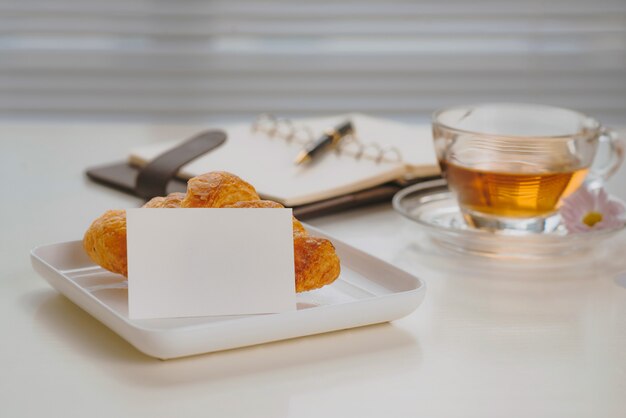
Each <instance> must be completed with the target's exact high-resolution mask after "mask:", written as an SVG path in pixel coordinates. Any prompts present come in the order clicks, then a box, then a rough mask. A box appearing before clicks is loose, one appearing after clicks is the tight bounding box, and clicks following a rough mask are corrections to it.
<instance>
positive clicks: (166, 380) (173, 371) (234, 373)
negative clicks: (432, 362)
mask: <svg viewBox="0 0 626 418" xmlns="http://www.w3.org/2000/svg"><path fill="white" fill-rule="evenodd" d="M23 303H24V304H25V305H27V307H28V308H29V309H33V310H35V311H36V313H35V318H34V319H35V323H36V326H41V327H45V328H46V329H48V331H49V330H52V331H53V332H54V333H55V334H58V335H59V336H60V337H61V339H62V340H65V341H66V342H67V345H68V346H71V348H72V349H74V350H75V351H76V352H77V353H78V354H79V355H80V356H81V357H84V359H85V361H88V362H91V363H93V364H95V365H98V366H101V367H102V368H103V369H104V370H103V372H104V373H107V374H111V375H113V377H115V378H117V379H119V380H122V381H124V382H127V383H128V382H130V383H131V384H135V385H137V386H153V387H169V386H185V385H193V384H202V385H203V386H207V385H209V386H211V385H216V386H217V385H218V386H219V388H220V389H224V388H226V387H228V385H229V384H235V383H236V382H239V383H241V380H253V381H254V380H259V379H260V380H261V381H263V380H264V377H263V376H265V377H267V376H266V375H269V374H275V373H280V374H281V375H283V374H284V375H289V376H291V377H292V379H285V381H284V382H283V383H281V385H282V386H284V390H286V391H287V392H294V390H296V389H298V388H303V387H305V388H308V389H311V387H313V388H316V387H319V388H328V387H329V386H333V385H337V384H341V382H342V381H343V382H346V381H353V380H355V379H357V380H366V379H378V378H380V377H381V376H382V375H385V374H393V373H403V372H407V370H408V369H415V368H416V367H418V366H419V364H420V363H421V353H420V349H419V345H418V343H417V341H416V340H415V339H414V337H413V336H412V335H411V334H409V333H408V332H406V331H404V330H402V329H398V328H396V327H394V326H393V325H391V324H380V325H372V326H368V327H362V328H355V329H350V330H344V331H336V332H332V333H327V334H321V335H315V336H310V337H302V338H297V339H292V340H286V341H279V342H275V343H269V344H263V345H258V346H252V347H247V348H241V349H236V350H229V351H224V352H217V353H212V354H205V355H200V356H193V357H187V358H181V359H175V360H168V361H161V360H157V359H153V358H151V357H148V356H146V355H144V354H142V353H141V352H139V351H137V350H136V349H135V348H134V347H132V346H131V345H130V344H129V343H127V342H126V341H125V340H123V339H122V338H121V337H119V336H118V335H117V334H115V333H114V332H113V331H111V330H110V329H108V328H107V327H105V326H104V325H102V324H101V323H100V322H99V321H97V320H95V319H94V318H93V317H91V316H90V315H89V314H87V313H86V312H84V311H83V310H82V309H80V308H79V307H78V306H76V305H74V304H73V303H72V302H71V301H69V300H68V299H66V298H65V297H64V296H62V295H60V294H58V293H56V292H54V291H46V292H34V293H30V294H28V295H26V296H25V297H24V298H23ZM295 381H297V382H298V383H297V385H296V386H297V387H293V384H294V382H295Z"/></svg>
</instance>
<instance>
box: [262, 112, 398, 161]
mask: <svg viewBox="0 0 626 418" xmlns="http://www.w3.org/2000/svg"><path fill="white" fill-rule="evenodd" d="M251 130H252V132H255V133H257V132H262V133H264V134H266V135H267V136H268V137H269V138H271V139H274V138H280V139H282V140H285V141H286V142H287V143H297V144H301V145H302V147H305V146H307V145H308V144H310V143H311V142H313V141H315V140H316V139H317V137H316V135H315V133H314V132H313V130H312V129H311V128H310V127H308V126H305V125H296V124H294V123H293V121H291V120H290V119H285V118H278V117H276V116H275V115H272V114H269V113H263V114H260V115H259V116H257V118H256V119H255V121H254V122H253V123H252V126H251ZM334 152H335V153H336V154H338V155H341V154H345V155H350V156H352V157H354V158H356V159H357V160H360V159H361V158H367V159H370V160H374V161H376V162H377V163H380V162H382V161H385V162H393V163H401V162H402V154H401V153H400V151H399V150H398V149H397V148H396V147H387V148H383V147H381V146H380V144H377V143H375V142H371V143H367V144H365V143H363V142H361V141H360V140H359V138H358V137H357V136H356V135H355V134H354V133H352V134H349V135H346V136H345V137H344V138H343V139H342V140H341V141H340V142H339V144H338V145H337V146H336V147H335V148H334Z"/></svg>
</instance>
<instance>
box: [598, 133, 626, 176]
mask: <svg viewBox="0 0 626 418" xmlns="http://www.w3.org/2000/svg"><path fill="white" fill-rule="evenodd" d="M598 141H599V144H600V145H602V144H603V143H605V144H606V145H607V146H608V147H609V157H608V158H607V161H606V162H605V163H604V164H602V166H600V167H592V169H591V172H590V177H591V181H590V186H601V185H602V184H603V183H605V182H606V181H607V180H608V179H609V178H611V176H613V174H615V172H616V171H617V170H618V169H619V167H620V166H621V165H622V162H623V161H624V141H623V140H622V139H621V138H620V137H619V135H618V134H617V132H615V131H614V130H613V129H608V128H602V131H601V132H600V136H599V138H598Z"/></svg>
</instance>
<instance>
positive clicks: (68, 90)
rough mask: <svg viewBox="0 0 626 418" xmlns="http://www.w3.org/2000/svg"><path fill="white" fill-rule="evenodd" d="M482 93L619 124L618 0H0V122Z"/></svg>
mask: <svg viewBox="0 0 626 418" xmlns="http://www.w3.org/2000/svg"><path fill="white" fill-rule="evenodd" d="M484 101H524V102H541V103H547V104H554V105H561V106H568V107H572V108H576V109H580V110H582V111H585V112H589V113H591V114H594V115H598V116H599V117H601V118H603V119H605V120H608V121H610V122H619V121H621V122H622V123H623V122H624V121H626V1H623V0H596V1H593V2H589V1H581V0H550V1H548V0H527V1H523V2H520V1H493V0H474V1H471V2H470V1H461V0H452V1H434V0H416V1H401V0H385V1H383V0H359V1H346V0H336V1H330V0H322V1H316V2H305V1H298V0H292V1H288V0H274V1H262V0H259V1H254V0H243V1H194V0H179V1H175V2H174V1H159V0H107V1H96V0H55V1H49V0H28V1H25V0H21V1H15V0H10V1H7V0H0V113H1V114H2V115H4V116H5V117H15V116H20V117H39V116H44V117H73V118H76V117H83V118H93V117H96V118H101V117H106V118H112V119H185V120H192V119H193V120H198V119H207V118H214V117H216V118H220V117H226V118H249V117H251V116H252V115H254V114H257V113H259V112H263V111H268V112H274V113H277V114H280V115H286V116H295V115H318V114H329V113H338V112H347V111H362V112H368V113H372V114H377V115H381V116H392V117H398V118H406V119H416V118H422V119H424V118H427V117H428V115H429V114H430V112H431V111H432V110H433V109H435V108H438V107H442V106H446V105H451V104H459V103H473V102H484Z"/></svg>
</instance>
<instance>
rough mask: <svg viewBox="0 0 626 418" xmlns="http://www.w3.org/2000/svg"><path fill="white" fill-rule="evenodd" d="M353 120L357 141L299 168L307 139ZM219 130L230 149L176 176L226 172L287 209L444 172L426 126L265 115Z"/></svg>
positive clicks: (139, 162) (136, 154) (145, 155)
mask: <svg viewBox="0 0 626 418" xmlns="http://www.w3.org/2000/svg"><path fill="white" fill-rule="evenodd" d="M348 119H349V120H351V121H352V124H353V126H354V128H355V134H354V136H352V137H347V138H344V139H343V140H342V141H341V143H340V146H339V147H337V148H336V149H335V150H332V151H329V152H326V153H325V154H324V155H322V156H320V157H318V158H315V159H314V160H313V161H312V162H311V163H310V164H304V165H296V164H295V163H294V158H295V157H296V155H297V154H298V152H299V151H300V150H301V149H302V147H303V145H304V144H305V143H306V142H307V141H310V140H312V139H314V138H317V137H319V136H320V135H322V134H323V132H324V131H326V130H328V129H329V128H332V127H334V126H336V125H338V124H340V123H342V122H345V121H346V120H348ZM219 128H220V129H222V130H224V131H225V132H226V134H227V138H228V139H227V141H226V143H225V144H224V145H222V146H220V147H218V148H216V149H214V150H213V151H211V152H209V153H207V154H205V155H203V156H201V157H199V158H197V159H195V160H193V161H192V162H190V163H189V164H187V165H185V166H184V167H183V168H182V169H181V170H180V171H179V173H178V176H179V177H182V178H191V177H194V176H197V175H200V174H202V173H206V172H209V171H228V172H231V173H234V174H236V175H238V176H239V177H241V178H242V179H244V180H246V181H247V182H249V183H251V184H252V185H254V187H255V188H256V189H257V192H258V193H259V195H260V196H261V197H263V198H265V199H271V200H275V201H277V202H280V203H282V204H283V205H285V206H288V207H293V206H301V205H306V204H310V203H313V202H319V201H323V200H327V199H331V198H334V197H337V196H343V195H349V194H351V193H355V192H358V191H361V190H365V189H371V188H373V187H376V186H379V185H382V184H385V183H388V182H390V181H393V180H398V179H404V180H411V179H415V178H422V177H431V176H435V175H437V174H438V173H439V167H438V164H437V159H436V157H435V152H434V147H433V144H432V136H431V131H430V127H429V126H415V125H408V124H403V123H400V122H395V121H390V120H386V119H380V118H374V117H371V116H367V115H363V114H346V115H338V116H333V117H327V118H317V119H302V120H297V121H289V120H284V119H282V120H281V119H276V118H273V117H261V118H260V119H258V120H257V121H256V122H255V123H253V124H239V125H232V126H220V127H219ZM177 143H178V142H174V143H159V144H152V145H150V146H143V147H140V148H136V149H132V150H131V152H130V158H129V159H130V163H131V164H132V165H136V166H140V167H141V166H144V165H146V164H147V163H148V162H149V161H151V160H153V159H154V158H155V157H157V156H159V155H160V154H162V153H164V152H166V151H168V150H169V149H171V148H172V147H175V146H176V145H177Z"/></svg>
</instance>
